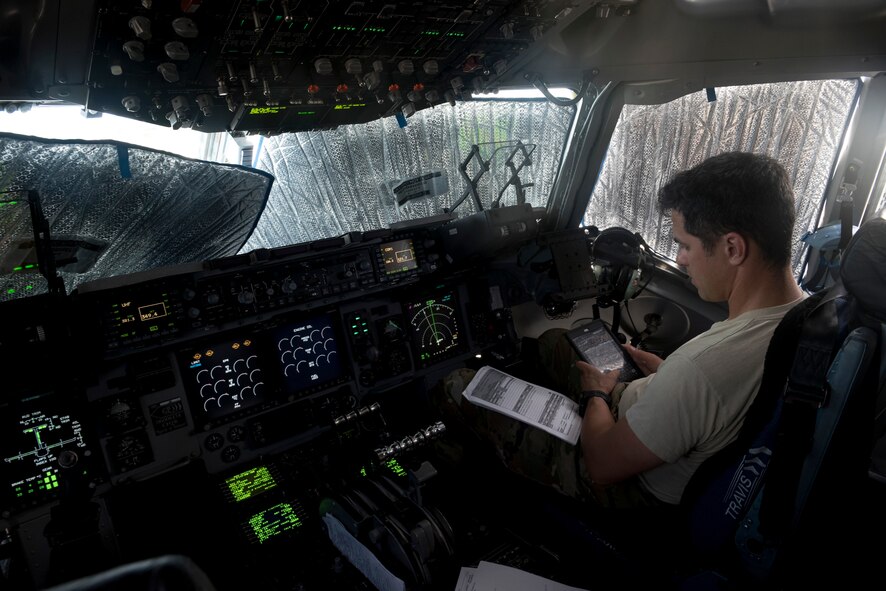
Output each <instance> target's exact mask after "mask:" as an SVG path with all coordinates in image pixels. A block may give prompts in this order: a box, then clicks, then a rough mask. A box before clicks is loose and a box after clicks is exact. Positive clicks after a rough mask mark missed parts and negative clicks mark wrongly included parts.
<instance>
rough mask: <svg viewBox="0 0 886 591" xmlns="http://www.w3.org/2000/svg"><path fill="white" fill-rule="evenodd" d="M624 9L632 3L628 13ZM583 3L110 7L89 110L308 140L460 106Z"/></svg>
mask: <svg viewBox="0 0 886 591" xmlns="http://www.w3.org/2000/svg"><path fill="white" fill-rule="evenodd" d="M630 3H632V2H630ZM602 4H605V5H607V6H608V5H618V4H622V2H608V3H600V2H594V1H589V0H585V1H582V0H551V1H547V0H544V1H543V0H519V1H512V0H491V1H469V0H453V1H451V2H445V3H440V2H409V3H406V2H402V3H401V2H385V1H371V0H367V1H363V2H359V1H357V2H355V1H345V2H337V1H330V2H305V1H298V0H288V1H287V0H244V1H228V2H224V1H215V2H200V1H198V0H181V1H169V0H167V1H159V0H156V1H152V2H140V3H139V2H125V3H123V2H111V1H107V2H105V3H104V5H103V7H102V8H101V9H100V12H99V17H98V23H97V33H96V37H95V45H94V52H93V58H92V63H91V67H90V73H89V84H88V88H89V90H88V99H87V107H88V108H89V109H93V110H97V111H102V112H107V113H114V114H116V115H122V116H126V117H131V118H135V119H139V120H143V121H148V122H151V123H156V124H159V125H167V126H172V127H175V128H179V127H189V128H194V129H199V130H201V131H213V132H214V131H223V130H230V131H235V132H253V131H258V132H264V133H276V132H286V131H303V130H311V129H321V128H330V127H335V126H338V125H341V124H346V123H361V122H366V121H371V120H374V119H378V118H380V117H384V116H390V115H397V114H399V115H400V116H402V117H403V118H405V117H409V116H411V115H412V114H413V113H415V112H416V111H418V110H421V109H426V108H429V107H434V106H437V105H445V104H447V103H449V104H453V105H454V104H455V102H456V101H458V100H464V99H469V98H470V97H471V96H472V95H473V94H476V93H478V92H484V91H488V90H490V89H493V88H495V86H496V80H497V79H498V78H499V77H500V76H502V75H504V74H505V73H506V72H507V71H508V70H509V68H510V67H511V66H512V65H513V64H514V63H516V62H517V61H519V58H520V56H521V55H523V54H524V52H526V51H527V50H528V49H529V48H530V47H532V46H533V44H537V43H538V42H539V41H540V40H541V39H542V38H543V37H544V36H545V34H546V33H547V32H549V31H551V30H553V29H554V28H555V27H557V26H558V25H559V24H561V23H563V22H565V21H566V20H569V19H571V18H574V17H575V15H577V14H580V13H582V12H584V11H587V10H589V9H591V8H595V7H597V8H599V7H600V5H602Z"/></svg>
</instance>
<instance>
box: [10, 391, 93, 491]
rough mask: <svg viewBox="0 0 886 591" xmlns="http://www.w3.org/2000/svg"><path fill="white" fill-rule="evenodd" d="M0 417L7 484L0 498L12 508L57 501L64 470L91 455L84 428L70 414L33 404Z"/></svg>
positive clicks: (11, 410)
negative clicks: (61, 473)
mask: <svg viewBox="0 0 886 591" xmlns="http://www.w3.org/2000/svg"><path fill="white" fill-rule="evenodd" d="M0 416H2V417H3V420H2V421H0V428H2V434H3V438H2V441H3V443H2V450H0V454H2V458H3V472H2V473H3V475H4V476H3V480H4V481H5V482H4V490H3V491H2V495H0V496H2V497H5V498H9V499H10V501H11V505H13V506H23V505H29V504H33V503H39V502H42V501H46V500H49V499H53V498H55V497H57V496H58V494H59V488H60V481H59V479H60V478H61V476H60V474H59V470H60V469H61V467H62V466H65V467H73V466H74V465H75V464H77V463H79V462H80V461H81V460H83V459H85V457H86V456H88V455H89V451H88V448H87V444H86V440H85V438H84V436H85V434H84V428H83V425H82V424H81V423H80V421H78V420H77V419H76V418H75V417H74V416H73V415H72V414H70V413H67V412H56V411H51V410H48V409H46V408H38V407H36V406H34V405H30V404H29V405H27V409H26V408H25V407H22V408H19V409H15V410H13V409H9V408H4V409H2V411H0ZM4 505H5V503H4Z"/></svg>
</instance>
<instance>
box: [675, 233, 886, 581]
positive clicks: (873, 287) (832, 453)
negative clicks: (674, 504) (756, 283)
mask: <svg viewBox="0 0 886 591" xmlns="http://www.w3.org/2000/svg"><path fill="white" fill-rule="evenodd" d="M884 294H886V220H879V219H878V220H872V221H871V222H868V223H867V224H865V225H864V226H862V228H860V229H859V231H858V233H857V234H856V236H855V237H854V238H853V240H852V242H851V243H850V245H849V247H848V248H847V249H846V252H845V253H844V255H843V262H842V264H841V281H839V282H838V283H837V284H836V285H834V286H833V287H832V288H830V289H829V290H828V291H827V292H824V293H820V294H816V295H815V296H813V297H811V298H808V299H807V300H805V301H804V302H802V303H801V304H799V305H798V306H796V307H795V308H794V309H792V310H791V311H790V312H789V313H788V314H787V315H786V316H785V317H784V319H783V320H782V322H781V323H780V324H779V326H778V328H777V329H776V331H775V333H774V334H773V337H772V340H771V342H770V346H769V349H768V351H767V355H766V362H765V367H764V374H763V381H762V383H761V387H760V390H759V392H758V394H757V397H756V398H755V400H754V403H753V404H752V406H751V408H750V410H749V412H748V415H747V417H746V419H745V423H744V425H743V427H742V431H741V433H740V435H739V438H738V440H737V441H736V442H734V443H733V444H732V445H730V446H729V447H727V448H726V449H724V450H722V451H720V452H719V453H718V454H716V455H715V456H713V457H712V458H710V459H709V460H708V461H706V462H705V463H704V464H703V465H702V466H701V468H700V469H699V470H698V471H697V472H696V474H695V475H694V476H693V478H692V480H691V481H690V483H689V485H688V486H687V489H686V491H685V492H684V496H683V501H682V505H683V509H684V510H685V513H686V518H687V524H688V528H689V531H688V534H689V535H688V538H689V542H690V544H691V550H692V551H693V553H694V554H695V555H696V556H697V557H699V558H700V559H701V560H702V562H703V563H707V564H709V565H711V564H714V565H717V566H718V567H719V568H729V569H730V570H731V571H732V572H731V576H738V577H742V578H750V579H751V580H754V581H758V582H764V581H765V582H772V581H775V580H778V579H782V580H783V579H784V578H786V577H795V576H796V573H795V572H794V568H795V567H796V566H797V565H798V564H800V563H801V562H802V561H803V558H804V556H805V555H806V552H807V551H809V550H810V549H818V548H821V547H822V546H823V547H829V546H833V544H834V543H835V540H836V539H838V537H837V536H840V535H841V532H842V531H843V529H844V527H845V526H846V525H847V524H848V523H849V522H851V519H849V518H848V517H849V513H850V511H847V510H840V511H836V510H835V504H834V501H835V500H836V499H839V500H841V501H842V500H845V499H846V492H847V490H851V491H861V490H862V488H863V487H864V486H865V484H864V482H865V481H866V480H867V474H868V467H869V464H870V452H871V448H872V446H873V434H874V429H873V424H874V401H875V398H876V395H877V393H878V392H879V391H880V389H881V388H882V380H883V378H882V374H883V372H882V371H881V364H882V361H881V358H882V356H883V353H882V350H883V346H882V335H883V334H884V328H883V327H884V324H883V323H884V320H886V298H884ZM858 500H859V501H860V498H859V499H858ZM841 506H842V503H841ZM844 509H851V510H858V511H859V513H858V514H857V515H856V516H855V518H856V519H857V518H861V517H862V513H860V512H861V511H864V509H863V508H862V504H861V503H860V502H859V503H856V504H855V505H854V506H852V507H848V508H845V507H844ZM724 565H728V566H724Z"/></svg>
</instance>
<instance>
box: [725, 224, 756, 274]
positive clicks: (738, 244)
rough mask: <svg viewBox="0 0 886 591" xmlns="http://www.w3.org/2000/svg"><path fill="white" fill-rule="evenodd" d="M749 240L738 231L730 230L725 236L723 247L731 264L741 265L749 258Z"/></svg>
mask: <svg viewBox="0 0 886 591" xmlns="http://www.w3.org/2000/svg"><path fill="white" fill-rule="evenodd" d="M749 246H750V245H749V244H748V241H747V240H746V239H745V237H744V236H742V235H741V234H739V233H738V232H728V233H726V234H725V235H724V236H723V248H725V250H726V257H727V260H728V261H729V264H731V265H733V266H736V267H737V266H738V265H741V264H742V263H744V262H745V260H747V258H748V247H749Z"/></svg>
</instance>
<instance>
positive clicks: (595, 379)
mask: <svg viewBox="0 0 886 591" xmlns="http://www.w3.org/2000/svg"><path fill="white" fill-rule="evenodd" d="M575 367H577V368H578V371H579V372H581V389H582V390H600V391H602V392H606V393H607V394H608V393H610V392H612V389H613V388H615V384H617V383H618V372H617V371H607V372H602V371H600V370H599V369H597V368H596V367H594V366H593V365H591V364H590V363H585V362H584V361H576V362H575Z"/></svg>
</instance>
